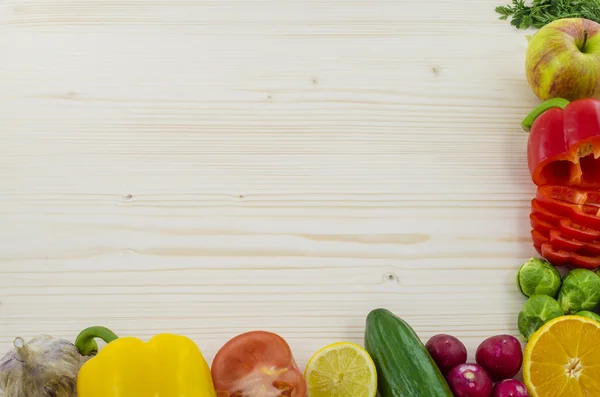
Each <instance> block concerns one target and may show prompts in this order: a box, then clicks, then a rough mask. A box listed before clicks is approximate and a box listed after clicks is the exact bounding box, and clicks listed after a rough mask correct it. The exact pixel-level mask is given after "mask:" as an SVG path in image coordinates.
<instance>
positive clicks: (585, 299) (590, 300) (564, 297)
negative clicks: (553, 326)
mask: <svg viewBox="0 0 600 397" xmlns="http://www.w3.org/2000/svg"><path fill="white" fill-rule="evenodd" d="M599 302H600V276H598V275H597V274H596V273H594V272H593V271H591V270H587V269H574V270H571V271H570V272H569V273H568V274H567V275H566V276H565V278H564V279H563V283H562V287H561V288H560V291H559V293H558V303H559V304H560V307H561V309H562V311H563V312H565V314H575V313H577V312H580V311H582V310H593V309H594V308H595V307H596V306H597V305H598V303H599Z"/></svg>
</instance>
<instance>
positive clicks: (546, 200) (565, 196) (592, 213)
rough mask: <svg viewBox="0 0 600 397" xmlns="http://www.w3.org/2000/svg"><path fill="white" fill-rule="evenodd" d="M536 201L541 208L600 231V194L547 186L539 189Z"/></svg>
mask: <svg viewBox="0 0 600 397" xmlns="http://www.w3.org/2000/svg"><path fill="white" fill-rule="evenodd" d="M536 199H537V203H538V204H539V206H541V207H542V208H544V209H546V210H548V211H550V212H552V213H554V214H557V215H561V216H563V217H568V218H569V219H571V220H572V221H573V222H575V223H577V224H579V225H581V226H583V227H586V228H589V229H592V230H600V216H597V214H598V210H599V209H600V207H598V205H599V204H600V193H599V192H589V191H587V192H586V191H581V190H578V189H574V188H570V187H566V186H556V185H546V186H540V187H538V190H537V194H536Z"/></svg>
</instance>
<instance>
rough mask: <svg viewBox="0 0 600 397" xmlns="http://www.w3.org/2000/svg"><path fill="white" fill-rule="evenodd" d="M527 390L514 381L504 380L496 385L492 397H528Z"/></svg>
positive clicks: (521, 383)
mask: <svg viewBox="0 0 600 397" xmlns="http://www.w3.org/2000/svg"><path fill="white" fill-rule="evenodd" d="M528 396H529V393H527V388H526V387H525V385H524V384H523V382H520V381H518V380H516V379H505V380H503V381H501V382H498V383H496V385H495V386H494V389H493V390H492V397H528Z"/></svg>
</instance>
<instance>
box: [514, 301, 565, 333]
mask: <svg viewBox="0 0 600 397" xmlns="http://www.w3.org/2000/svg"><path fill="white" fill-rule="evenodd" d="M563 314H564V313H563V311H562V310H561V309H560V305H559V304H558V302H557V301H556V300H555V299H554V298H551V297H549V296H548V295H533V296H532V297H530V298H529V299H527V302H525V305H523V309H522V310H521V312H520V313H519V317H518V320H517V325H518V328H519V333H520V334H521V337H522V338H523V339H524V340H525V341H528V340H529V338H531V335H533V334H534V333H535V331H537V330H538V329H540V328H541V327H542V325H544V324H546V323H547V322H548V321H550V320H552V319H553V318H556V317H560V316H562V315H563Z"/></svg>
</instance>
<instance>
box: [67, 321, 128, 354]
mask: <svg viewBox="0 0 600 397" xmlns="http://www.w3.org/2000/svg"><path fill="white" fill-rule="evenodd" d="M96 338H100V339H102V340H103V341H104V342H106V343H110V342H112V341H114V340H115V339H119V337H118V336H117V335H115V333H114V332H112V331H111V330H110V329H108V328H106V327H100V326H95V327H89V328H86V329H84V330H83V331H81V332H80V333H79V335H77V339H75V347H77V350H79V354H81V355H82V356H91V355H94V354H96V353H97V352H98V344H97V343H96V340H95V339H96Z"/></svg>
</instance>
